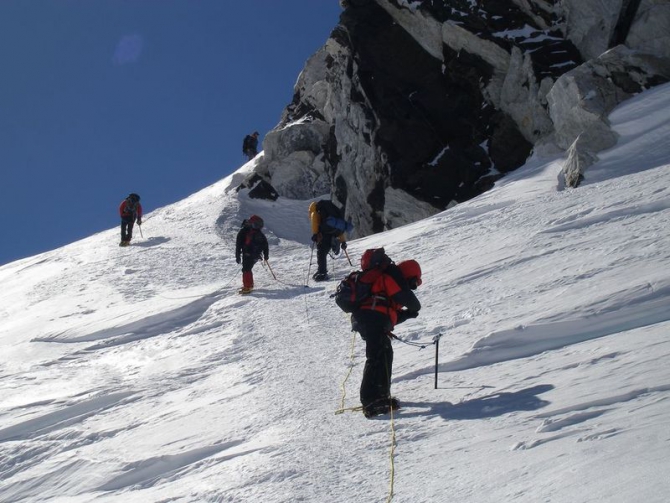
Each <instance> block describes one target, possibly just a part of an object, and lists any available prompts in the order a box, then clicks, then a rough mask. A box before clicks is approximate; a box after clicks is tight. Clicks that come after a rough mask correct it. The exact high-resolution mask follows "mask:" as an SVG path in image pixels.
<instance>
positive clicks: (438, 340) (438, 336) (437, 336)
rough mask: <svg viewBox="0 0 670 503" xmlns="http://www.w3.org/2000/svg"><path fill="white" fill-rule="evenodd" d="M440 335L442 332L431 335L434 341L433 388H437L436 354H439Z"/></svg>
mask: <svg viewBox="0 0 670 503" xmlns="http://www.w3.org/2000/svg"><path fill="white" fill-rule="evenodd" d="M440 337H442V334H437V335H436V336H435V337H433V341H434V342H435V389H437V366H438V360H437V355H438V354H439V350H440Z"/></svg>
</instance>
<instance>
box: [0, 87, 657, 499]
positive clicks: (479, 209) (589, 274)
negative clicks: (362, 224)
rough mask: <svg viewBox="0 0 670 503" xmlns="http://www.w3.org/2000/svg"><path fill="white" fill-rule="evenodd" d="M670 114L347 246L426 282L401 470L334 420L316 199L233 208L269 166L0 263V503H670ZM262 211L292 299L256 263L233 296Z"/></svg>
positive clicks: (356, 378)
mask: <svg viewBox="0 0 670 503" xmlns="http://www.w3.org/2000/svg"><path fill="white" fill-rule="evenodd" d="M650 103H651V105H650ZM668 110H670V86H668V85H666V86H661V87H658V88H655V89H654V90H651V91H648V92H646V93H644V94H643V95H641V96H639V97H638V98H635V99H633V100H630V101H629V102H627V103H626V104H625V105H624V106H622V107H620V108H619V109H617V110H616V111H615V113H614V114H613V115H612V116H611V117H610V119H611V120H612V122H613V124H614V126H615V129H616V130H617V132H618V133H619V134H620V137H621V140H620V142H619V144H618V145H617V146H616V147H614V148H612V149H610V150H609V151H607V152H603V153H602V155H601V161H600V163H599V164H596V165H594V166H593V168H592V170H590V171H589V176H590V178H588V179H587V180H586V181H585V183H584V185H583V186H582V187H580V188H579V189H577V190H559V186H558V182H557V176H558V173H559V171H560V167H561V159H549V158H542V157H540V156H536V157H534V158H533V159H531V161H530V162H529V163H528V164H527V166H526V167H524V168H522V169H520V170H518V171H517V172H515V173H513V174H512V175H510V176H508V177H506V178H504V179H502V180H501V181H500V182H498V184H497V186H496V187H495V188H494V189H493V190H491V191H490V192H487V193H486V194H484V195H482V196H480V197H478V198H476V199H473V200H471V201H469V202H467V203H464V204H461V205H459V206H456V207H454V208H452V209H451V210H449V211H447V212H444V213H441V214H438V215H436V216H434V217H432V218H429V219H426V220H423V221H420V222H416V223H415V224H411V225H408V226H405V227H401V228H397V229H394V230H392V231H389V232H386V233H382V234H377V235H374V236H371V237H368V238H365V239H361V240H357V241H353V242H352V243H350V246H349V249H348V251H349V254H350V256H351V257H352V260H356V261H357V260H358V258H359V257H360V254H361V252H362V251H364V250H365V249H366V248H369V247H376V246H385V247H386V249H387V251H388V253H389V254H390V255H391V257H393V258H394V259H395V260H396V261H399V260H403V259H405V258H415V259H417V260H418V261H419V262H420V263H421V265H422V267H423V270H424V284H423V286H422V287H420V288H419V290H417V294H418V296H419V298H420V300H421V302H422V304H423V309H422V311H421V314H420V316H419V317H418V318H416V319H413V320H409V321H408V322H406V323H405V324H402V325H399V326H398V327H397V329H396V334H397V335H398V336H400V337H401V338H403V339H404V340H406V341H408V342H421V343H426V345H427V348H426V349H423V350H421V349H418V348H416V347H412V346H408V345H403V344H401V343H395V344H394V347H395V361H394V372H393V375H394V384H393V387H394V388H393V389H394V393H395V394H396V396H397V397H398V398H399V399H400V401H401V403H402V404H403V408H402V409H401V410H400V411H399V412H398V414H397V416H396V417H395V418H394V419H393V426H394V429H395V438H396V445H395V449H394V457H393V458H392V459H391V458H390V452H391V421H390V420H389V419H388V418H385V419H381V420H375V421H368V420H366V419H365V418H364V417H363V416H362V414H360V412H350V413H349V412H347V413H345V414H339V415H336V414H334V411H335V410H336V409H338V408H339V407H340V406H342V405H344V406H345V407H353V406H356V405H357V404H358V399H357V395H358V385H359V383H360V376H361V372H362V367H363V362H364V345H363V343H362V342H361V341H360V339H359V338H358V337H357V336H356V335H355V334H352V333H351V332H350V331H349V330H350V329H349V324H348V319H347V316H346V315H344V314H343V313H342V312H340V311H339V310H338V309H337V307H336V306H335V305H334V303H333V302H332V299H330V298H329V295H330V293H332V291H333V289H334V287H335V284H336V283H335V282H329V283H325V284H323V283H320V284H314V283H312V282H310V283H309V285H308V286H305V281H306V278H307V277H308V269H309V268H310V248H309V242H310V241H309V237H310V235H309V225H308V221H307V205H308V203H309V202H308V201H288V200H283V199H279V200H278V201H276V202H269V201H259V200H253V199H249V198H248V197H247V196H246V192H244V191H242V192H241V193H239V194H238V193H237V192H236V191H235V190H234V188H235V187H236V186H237V184H238V183H239V181H240V180H241V179H242V178H243V177H244V175H245V174H246V173H248V172H249V170H250V169H251V168H252V167H253V164H254V162H252V163H249V164H248V165H246V166H244V167H243V168H242V169H241V170H240V171H238V172H237V173H236V174H234V175H232V176H231V177H228V178H226V179H224V180H222V181H220V182H218V183H217V184H214V185H212V186H211V187H208V188H206V189H204V190H202V191H200V192H198V193H196V194H194V195H193V196H191V197H189V198H187V199H185V200H183V201H181V202H179V203H177V204H174V205H171V206H166V207H164V208H160V209H158V210H156V211H154V212H151V213H150V214H149V215H147V217H146V218H145V224H144V225H143V227H142V232H143V234H144V236H143V237H141V236H140V235H139V232H137V233H136V238H135V240H134V243H133V245H132V246H130V247H128V248H119V247H118V246H117V244H118V231H117V229H111V230H109V231H105V232H102V233H99V234H96V235H94V236H91V237H89V238H87V239H84V240H82V241H78V242H76V243H72V244H71V245H68V246H66V247H63V248H60V249H57V250H53V251H51V252H48V253H44V254H41V255H38V256H35V257H31V258H28V259H24V260H20V261H17V262H14V263H11V264H7V265H6V266H3V267H0V282H1V283H2V285H3V288H2V290H1V291H0V350H1V353H0V354H2V358H1V359H0V383H2V386H1V387H0V501H12V502H28V501H53V502H56V501H58V502H87V501H98V502H107V501H124V502H128V501H130V502H159V501H180V502H202V501H218V502H223V501H225V502H246V501H252V500H262V501H265V502H269V503H275V502H289V501H290V502H294V501H309V502H343V501H347V502H348V501H352V502H353V501H387V500H388V499H389V496H390V494H391V488H392V490H393V497H392V499H393V501H398V502H435V501H463V502H473V501H477V502H488V501H491V502H494V501H495V502H500V501H512V500H515V501H523V502H537V501H549V500H551V501H552V502H558V503H561V502H566V503H568V502H569V503H573V502H575V501H607V502H628V501H633V500H635V501H637V500H644V501H650V502H661V501H665V500H666V498H667V492H668V489H670V482H668V480H667V475H666V474H667V472H668V470H669V469H670V457H669V456H668V447H669V445H670V431H669V430H668V427H667V418H668V416H669V414H670V400H668V398H669V397H670V367H669V366H668V365H667V361H668V357H669V356H670V342H669V341H668V338H667V333H668V330H669V329H670V295H669V293H670V234H669V231H668V221H670V188H669V187H670V184H669V183H668V182H669V181H670V146H668V143H667V141H658V139H659V138H663V139H667V138H668V135H669V134H670V119H668V117H670V114H668ZM650 124H652V125H653V127H650ZM649 138H651V139H649ZM143 196H144V198H145V199H147V200H148V199H150V195H143ZM251 213H257V214H259V215H261V216H262V217H263V218H264V220H265V225H266V229H265V230H266V234H267V235H268V239H269V241H270V265H271V267H272V271H273V272H274V273H275V274H276V276H277V278H278V281H275V280H274V279H273V277H272V275H271V273H270V271H269V270H265V269H264V268H263V266H262V265H261V264H258V265H257V266H256V267H255V268H254V276H255V279H256V287H257V288H256V290H255V292H254V293H253V294H252V295H249V296H244V297H241V296H239V295H237V294H236V290H237V288H239V286H240V284H241V274H240V272H239V266H237V264H235V260H234V253H233V246H234V238H235V234H236V232H237V229H238V228H239V223H240V221H241V220H242V218H245V217H247V216H249V215H250V214H251ZM355 265H357V264H355ZM314 267H315V257H313V263H312V265H311V271H312V272H313V271H314ZM329 267H330V269H331V273H332V274H333V276H334V277H339V276H343V275H344V274H345V273H346V272H348V271H349V270H350V266H349V264H348V263H347V261H346V258H344V257H338V258H337V259H336V260H333V261H331V263H330V265H329ZM438 334H442V339H441V342H440V354H439V361H440V366H439V374H438V381H439V382H438V389H434V386H433V384H434V375H433V371H434V367H433V364H434V358H435V353H434V349H433V346H432V345H431V341H432V339H433V337H435V336H436V335H438ZM349 373H351V375H349ZM390 461H393V463H392V466H393V477H391V471H390V470H391V468H390V467H391V463H390ZM391 482H392V486H391Z"/></svg>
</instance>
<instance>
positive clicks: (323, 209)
mask: <svg viewBox="0 0 670 503" xmlns="http://www.w3.org/2000/svg"><path fill="white" fill-rule="evenodd" d="M316 211H317V212H318V213H319V216H320V217H321V232H323V233H325V234H342V233H343V232H351V231H352V230H353V229H354V226H353V225H352V224H351V222H347V221H346V220H345V219H344V218H342V210H340V209H339V208H338V207H337V206H335V203H333V202H332V201H329V200H328V199H321V200H320V201H318V202H317V203H316Z"/></svg>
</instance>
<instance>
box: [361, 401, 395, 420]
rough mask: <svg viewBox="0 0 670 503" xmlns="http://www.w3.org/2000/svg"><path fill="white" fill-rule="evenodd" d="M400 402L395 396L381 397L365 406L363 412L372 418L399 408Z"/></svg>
mask: <svg viewBox="0 0 670 503" xmlns="http://www.w3.org/2000/svg"><path fill="white" fill-rule="evenodd" d="M399 408H400V403H399V402H398V399H397V398H395V397H388V398H379V399H377V400H375V401H374V402H372V403H369V404H367V405H364V406H363V414H364V415H365V417H366V418H368V419H370V418H372V417H375V416H381V415H383V414H388V413H389V412H390V411H392V410H398V409H399Z"/></svg>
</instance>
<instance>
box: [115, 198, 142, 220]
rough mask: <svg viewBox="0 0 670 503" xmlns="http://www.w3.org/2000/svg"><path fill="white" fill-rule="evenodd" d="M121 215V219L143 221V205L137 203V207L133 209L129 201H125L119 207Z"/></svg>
mask: <svg viewBox="0 0 670 503" xmlns="http://www.w3.org/2000/svg"><path fill="white" fill-rule="evenodd" d="M119 215H120V216H121V218H128V217H133V220H136V219H137V220H141V219H142V205H141V204H140V203H135V207H134V208H131V207H130V204H129V203H128V200H127V199H124V200H123V202H122V203H121V205H120V206H119Z"/></svg>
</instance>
